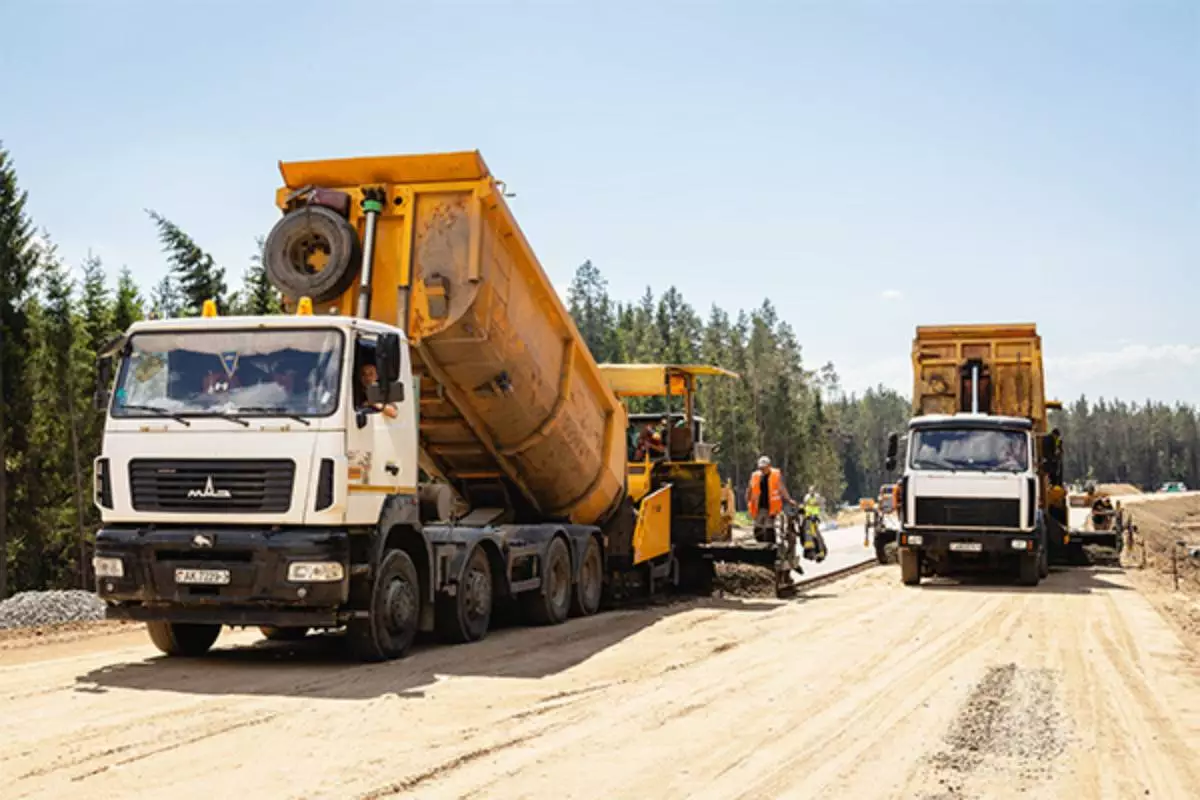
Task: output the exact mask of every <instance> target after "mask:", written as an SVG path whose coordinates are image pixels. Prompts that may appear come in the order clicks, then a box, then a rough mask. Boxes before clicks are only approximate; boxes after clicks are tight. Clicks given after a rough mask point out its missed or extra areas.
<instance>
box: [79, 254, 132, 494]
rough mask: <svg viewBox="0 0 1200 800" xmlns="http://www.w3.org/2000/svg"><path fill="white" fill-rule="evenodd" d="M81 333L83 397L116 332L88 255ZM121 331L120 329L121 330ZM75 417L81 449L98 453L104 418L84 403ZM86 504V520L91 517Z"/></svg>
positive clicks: (97, 265) (94, 260)
mask: <svg viewBox="0 0 1200 800" xmlns="http://www.w3.org/2000/svg"><path fill="white" fill-rule="evenodd" d="M80 305H81V314H82V321H81V323H82V334H83V341H82V343H81V350H82V354H81V358H82V359H83V376H82V380H81V384H80V387H79V388H80V391H79V394H80V396H81V398H82V397H86V395H87V393H88V392H89V391H90V390H94V389H95V388H97V387H96V381H97V377H98V373H97V365H96V359H97V357H98V356H99V354H100V353H101V352H102V351H103V349H104V347H105V346H106V345H107V344H108V343H109V342H110V341H112V339H113V337H115V336H116V335H117V333H118V332H119V331H118V329H117V325H116V318H115V313H114V312H115V306H114V302H113V297H112V294H111V293H110V291H109V288H108V279H107V276H106V275H105V272H104V264H103V263H102V262H101V261H100V259H99V258H98V257H96V256H93V255H91V254H88V257H87V258H86V259H85V260H84V262H83V297H82V300H81V303H80ZM121 330H123V329H121ZM78 414H79V416H80V418H81V420H82V422H81V424H80V436H81V438H82V441H83V443H82V448H83V451H84V452H85V453H87V454H89V455H90V454H93V453H96V452H99V450H100V443H101V437H102V435H103V431H104V415H103V414H102V413H100V412H98V411H96V410H95V409H94V408H92V405H91V404H90V403H87V402H83V403H81V404H80V406H79V409H78ZM91 509H92V507H91V506H90V505H89V506H88V510H89V514H88V516H89V517H92V516H93V515H92V513H91Z"/></svg>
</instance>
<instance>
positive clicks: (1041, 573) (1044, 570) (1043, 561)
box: [1038, 542, 1050, 578]
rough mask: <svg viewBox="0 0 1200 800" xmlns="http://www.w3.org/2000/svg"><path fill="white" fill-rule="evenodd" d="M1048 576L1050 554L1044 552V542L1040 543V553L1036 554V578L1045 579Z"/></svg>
mask: <svg viewBox="0 0 1200 800" xmlns="http://www.w3.org/2000/svg"><path fill="white" fill-rule="evenodd" d="M1049 574H1050V553H1049V552H1047V550H1046V544H1045V542H1043V543H1042V551H1041V552H1040V553H1038V577H1039V578H1045V577H1047V576H1048V575H1049Z"/></svg>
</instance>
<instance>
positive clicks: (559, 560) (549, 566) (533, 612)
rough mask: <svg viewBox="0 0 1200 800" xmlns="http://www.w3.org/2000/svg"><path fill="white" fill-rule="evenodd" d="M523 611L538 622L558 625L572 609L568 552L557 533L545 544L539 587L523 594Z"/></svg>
mask: <svg viewBox="0 0 1200 800" xmlns="http://www.w3.org/2000/svg"><path fill="white" fill-rule="evenodd" d="M522 602H523V603H524V605H525V613H526V614H527V615H528V616H529V618H530V619H531V620H532V621H533V622H535V623H536V624H538V625H558V624H559V623H560V622H564V621H565V620H566V619H567V615H568V614H569V613H570V612H571V554H570V553H569V552H568V551H567V543H566V542H564V541H563V539H562V537H560V536H556V537H554V539H553V540H551V542H550V545H549V547H547V548H546V562H545V564H543V565H542V588H541V589H539V590H537V591H535V592H530V593H528V594H526V595H524V596H523V597H522Z"/></svg>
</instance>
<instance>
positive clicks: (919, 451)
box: [911, 430, 1029, 472]
mask: <svg viewBox="0 0 1200 800" xmlns="http://www.w3.org/2000/svg"><path fill="white" fill-rule="evenodd" d="M911 449H912V460H911V465H912V468H913V469H950V470H968V471H972V472H1023V471H1024V470H1026V469H1027V468H1028V467H1029V439H1028V437H1027V436H1026V434H1025V433H1023V432H1021V431H1001V430H925V431H917V432H916V433H914V434H913V444H912V448H911Z"/></svg>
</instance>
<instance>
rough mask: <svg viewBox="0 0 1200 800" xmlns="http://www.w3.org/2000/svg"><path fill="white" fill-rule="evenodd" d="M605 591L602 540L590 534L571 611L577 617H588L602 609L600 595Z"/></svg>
mask: <svg viewBox="0 0 1200 800" xmlns="http://www.w3.org/2000/svg"><path fill="white" fill-rule="evenodd" d="M603 593H604V563H603V561H602V560H601V557H600V542H598V541H596V537H595V536H589V537H588V540H587V547H585V548H584V551H583V561H582V563H580V565H579V582H578V583H577V584H575V591H574V592H572V593H571V613H572V614H574V615H575V616H577V617H588V616H591V615H592V614H595V613H596V612H597V611H599V610H600V597H601V596H602V595H603Z"/></svg>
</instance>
